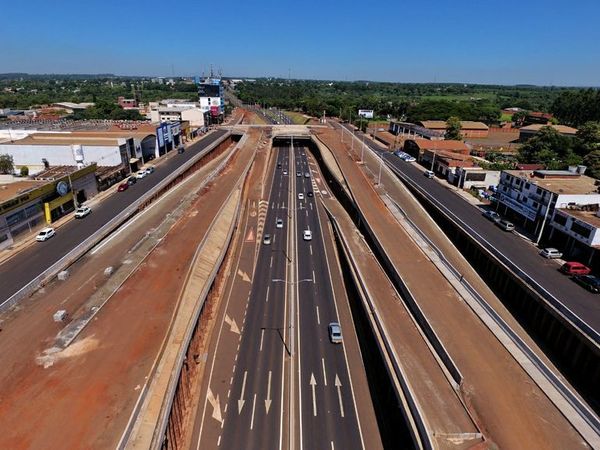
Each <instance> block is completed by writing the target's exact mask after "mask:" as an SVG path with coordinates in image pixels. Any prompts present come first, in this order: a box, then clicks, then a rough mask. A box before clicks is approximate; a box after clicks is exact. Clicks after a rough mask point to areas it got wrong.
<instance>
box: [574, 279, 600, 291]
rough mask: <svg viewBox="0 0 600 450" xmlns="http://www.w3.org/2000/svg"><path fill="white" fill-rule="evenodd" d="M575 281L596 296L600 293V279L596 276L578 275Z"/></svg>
mask: <svg viewBox="0 0 600 450" xmlns="http://www.w3.org/2000/svg"><path fill="white" fill-rule="evenodd" d="M573 281H574V282H575V283H577V284H579V285H580V286H583V287H584V288H586V289H587V290H588V291H590V292H593V293H594V294H598V293H600V278H598V277H595V276H594V275H576V276H574V277H573Z"/></svg>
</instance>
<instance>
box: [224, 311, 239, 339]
mask: <svg viewBox="0 0 600 450" xmlns="http://www.w3.org/2000/svg"><path fill="white" fill-rule="evenodd" d="M225 323H226V324H227V325H229V331H231V332H232V333H237V334H240V329H239V328H238V326H237V323H235V319H232V318H231V317H229V316H228V315H227V313H225Z"/></svg>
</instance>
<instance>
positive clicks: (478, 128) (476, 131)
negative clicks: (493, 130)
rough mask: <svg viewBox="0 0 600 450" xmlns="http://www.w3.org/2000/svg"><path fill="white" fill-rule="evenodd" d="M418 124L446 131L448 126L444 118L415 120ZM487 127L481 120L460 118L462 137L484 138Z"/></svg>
mask: <svg viewBox="0 0 600 450" xmlns="http://www.w3.org/2000/svg"><path fill="white" fill-rule="evenodd" d="M417 124H418V125H420V126H422V127H424V128H427V129H429V130H432V131H437V132H443V133H445V132H446V127H447V126H448V125H447V123H446V122H445V121H444V120H424V121H422V122H417ZM488 132H489V127H488V126H487V125H486V124H485V123H483V122H472V121H470V120H461V122H460V133H461V134H462V136H463V138H484V137H487V135H488Z"/></svg>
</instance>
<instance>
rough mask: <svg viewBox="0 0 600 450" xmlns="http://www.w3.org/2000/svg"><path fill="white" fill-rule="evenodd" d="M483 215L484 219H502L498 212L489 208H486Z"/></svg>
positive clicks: (496, 220)
mask: <svg viewBox="0 0 600 450" xmlns="http://www.w3.org/2000/svg"><path fill="white" fill-rule="evenodd" d="M483 216H484V217H485V218H486V219H489V220H491V221H492V222H500V220H501V219H502V217H500V214H498V213H497V212H496V211H491V210H487V211H485V212H484V213H483Z"/></svg>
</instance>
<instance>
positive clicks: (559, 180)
mask: <svg viewBox="0 0 600 450" xmlns="http://www.w3.org/2000/svg"><path fill="white" fill-rule="evenodd" d="M584 172H585V166H577V167H572V168H570V170H534V171H533V172H531V171H521V170H503V171H502V172H501V174H500V182H499V183H498V188H497V191H496V193H495V195H494V198H495V200H496V201H497V202H498V207H499V209H500V210H501V211H502V212H503V213H504V214H505V215H507V216H509V217H512V218H513V219H514V220H515V221H516V222H517V223H518V224H519V225H521V226H522V227H523V228H525V229H526V230H528V231H530V232H533V233H534V234H535V235H536V236H538V235H540V234H541V233H542V231H543V224H544V223H545V221H546V220H547V219H549V218H552V216H553V214H554V210H555V209H565V208H567V207H568V206H569V205H594V204H600V193H599V192H598V186H597V185H596V180H595V179H594V178H591V177H588V176H585V175H584V174H583V173H584Z"/></svg>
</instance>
